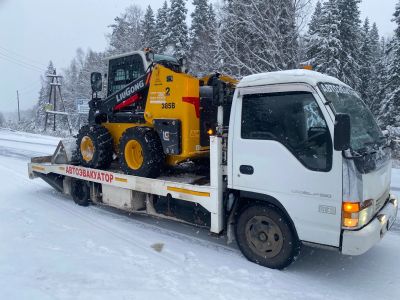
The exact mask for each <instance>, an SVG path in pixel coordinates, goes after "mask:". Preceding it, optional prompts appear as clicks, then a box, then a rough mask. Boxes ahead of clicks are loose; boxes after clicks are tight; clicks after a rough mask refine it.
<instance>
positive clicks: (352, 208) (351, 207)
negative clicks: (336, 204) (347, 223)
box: [343, 202, 360, 213]
mask: <svg viewBox="0 0 400 300" xmlns="http://www.w3.org/2000/svg"><path fill="white" fill-rule="evenodd" d="M343 211H344V212H347V213H358V212H360V203H358V202H344V203H343Z"/></svg>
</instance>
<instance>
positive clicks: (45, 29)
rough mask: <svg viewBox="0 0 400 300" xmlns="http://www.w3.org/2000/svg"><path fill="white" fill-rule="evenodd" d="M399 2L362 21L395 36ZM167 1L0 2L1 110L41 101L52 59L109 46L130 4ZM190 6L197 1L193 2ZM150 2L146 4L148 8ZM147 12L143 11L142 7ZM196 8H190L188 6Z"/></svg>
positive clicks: (368, 8)
mask: <svg viewBox="0 0 400 300" xmlns="http://www.w3.org/2000/svg"><path fill="white" fill-rule="evenodd" d="M397 1H398V0H363V2H362V4H361V11H362V17H363V18H365V17H366V16H368V17H369V18H370V20H371V21H372V22H376V23H377V24H378V27H379V30H380V33H381V34H383V35H386V36H388V35H392V32H393V30H394V28H395V27H394V24H393V23H391V21H390V20H391V19H392V14H393V12H394V7H395V3H396V2H397ZM163 2H164V0H147V1H138V0H0V111H3V112H10V111H15V110H16V107H17V104H16V90H19V91H20V101H21V108H22V109H26V108H29V107H31V106H32V105H33V104H34V103H35V102H36V101H37V94H38V89H39V87H40V82H39V77H40V75H41V74H42V72H41V70H42V69H44V68H46V66H47V64H48V62H49V60H50V59H51V60H52V61H53V62H54V64H55V66H56V68H57V69H62V68H64V67H65V66H67V65H68V64H69V62H70V61H71V59H72V58H73V57H74V54H75V50H76V49H77V48H78V47H81V48H83V49H84V50H85V49H88V48H91V49H93V50H96V51H100V50H104V48H105V47H106V42H107V41H106V37H105V34H106V33H107V32H109V29H108V28H107V26H108V25H109V24H111V23H112V22H113V19H114V18H115V17H116V16H117V15H119V14H120V13H121V12H123V10H124V8H125V7H127V6H128V5H130V4H134V3H137V4H139V5H142V6H143V5H148V4H150V5H151V6H152V7H153V9H155V10H156V9H158V8H159V7H160V6H161V4H162V3H163ZM188 2H190V3H191V2H192V0H189V1H188ZM144 3H145V4H144ZM143 8H144V7H143ZM188 8H189V10H192V6H191V4H188Z"/></svg>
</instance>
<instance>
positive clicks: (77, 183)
mask: <svg viewBox="0 0 400 300" xmlns="http://www.w3.org/2000/svg"><path fill="white" fill-rule="evenodd" d="M71 196H72V199H73V200H74V202H75V203H76V204H78V205H80V206H89V204H90V186H89V184H88V183H87V182H86V181H84V180H80V179H76V178H73V179H72V181H71Z"/></svg>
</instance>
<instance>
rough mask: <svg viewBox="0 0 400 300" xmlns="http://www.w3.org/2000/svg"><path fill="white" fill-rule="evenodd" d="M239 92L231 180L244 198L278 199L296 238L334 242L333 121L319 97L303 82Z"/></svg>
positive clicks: (338, 174) (338, 184) (337, 197)
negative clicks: (286, 86) (291, 224)
mask: <svg viewBox="0 0 400 300" xmlns="http://www.w3.org/2000/svg"><path fill="white" fill-rule="evenodd" d="M238 94H240V96H238V97H237V98H236V100H235V101H236V103H235V108H234V112H233V114H234V118H231V126H230V128H234V129H233V131H232V132H231V133H230V139H229V140H230V141H229V142H230V150H229V155H230V158H229V162H231V171H232V176H231V181H230V184H232V187H233V188H234V189H237V190H240V191H242V195H243V196H245V197H249V198H253V197H255V198H257V197H261V198H262V197H263V196H265V195H268V196H271V197H273V198H275V199H276V200H278V201H279V202H280V203H281V204H282V205H283V206H284V208H285V209H286V211H287V212H288V213H289V215H290V217H291V218H292V220H293V222H294V224H295V227H296V230H297V233H298V235H299V238H300V239H301V240H303V241H308V242H313V243H319V244H326V245H332V246H339V240H340V230H341V203H342V201H341V198H342V190H341V188H342V165H341V163H342V161H341V156H340V153H338V152H335V151H333V146H332V138H331V136H332V135H331V133H332V132H333V128H332V127H333V122H332V121H331V119H330V117H329V113H328V111H327V110H326V108H325V106H324V105H323V104H322V101H321V99H320V98H318V97H319V96H318V95H317V94H316V92H315V91H314V90H313V89H312V88H311V87H308V86H305V85H298V86H295V87H293V85H291V88H288V89H286V90H285V89H283V90H282V87H279V88H275V89H274V88H255V89H254V88H253V89H251V90H250V91H249V90H248V91H247V92H246V89H242V90H241V91H239V93H238ZM318 103H320V104H318ZM321 108H322V109H321ZM327 120H328V122H327ZM330 127H331V128H330Z"/></svg>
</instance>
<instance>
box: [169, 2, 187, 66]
mask: <svg viewBox="0 0 400 300" xmlns="http://www.w3.org/2000/svg"><path fill="white" fill-rule="evenodd" d="M185 2H186V0H171V9H170V11H169V26H168V35H167V37H168V45H167V53H168V54H171V55H173V56H175V57H176V58H178V59H179V58H186V57H187V52H188V28H187V24H186V14H187V9H186V6H185Z"/></svg>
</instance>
